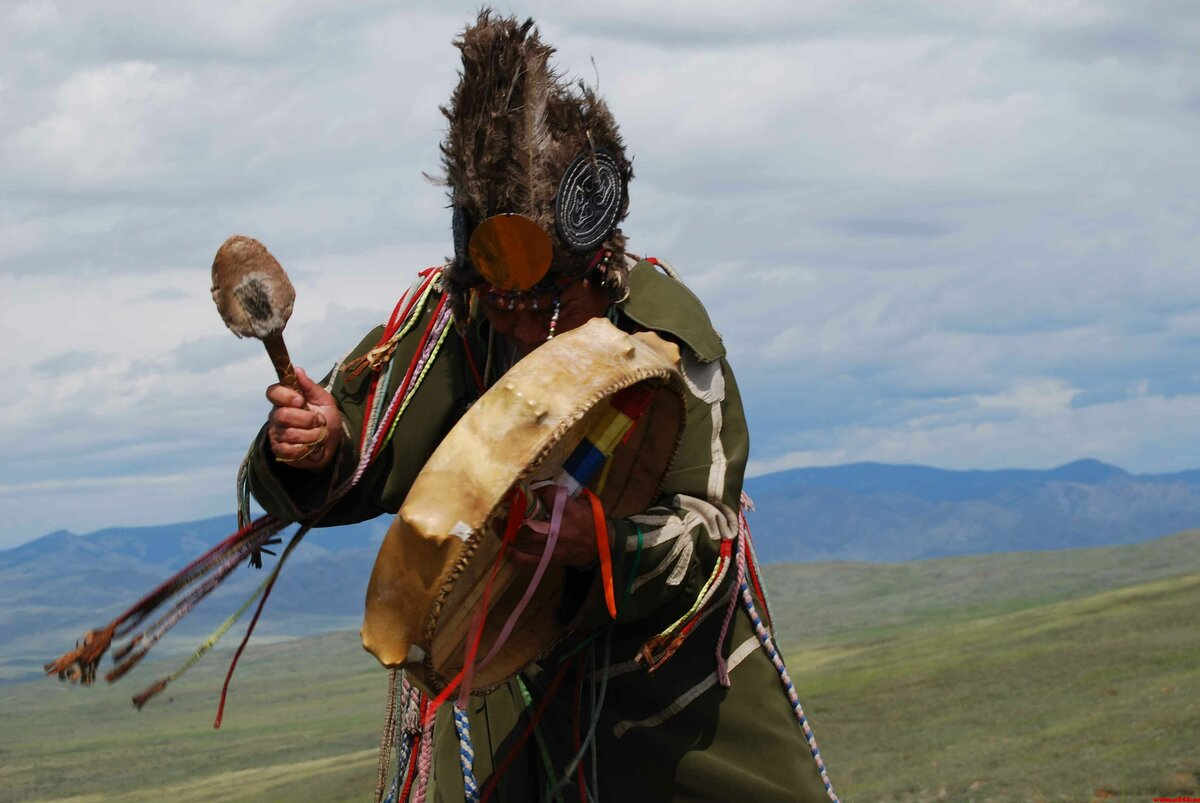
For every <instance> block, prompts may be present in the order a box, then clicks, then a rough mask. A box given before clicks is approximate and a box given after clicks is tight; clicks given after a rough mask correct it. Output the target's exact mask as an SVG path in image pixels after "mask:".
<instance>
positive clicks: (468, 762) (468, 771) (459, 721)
mask: <svg viewBox="0 0 1200 803" xmlns="http://www.w3.org/2000/svg"><path fill="white" fill-rule="evenodd" d="M454 729H455V730H456V731H458V762H459V764H460V765H461V766H462V774H463V799H464V800H465V801H466V802H467V803H479V784H478V783H476V782H475V748H474V746H473V745H472V744H471V720H470V719H468V718H467V712H466V711H465V710H463V709H462V708H459V707H458V706H457V705H456V706H454Z"/></svg>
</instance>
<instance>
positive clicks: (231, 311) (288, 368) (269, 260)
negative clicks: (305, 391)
mask: <svg viewBox="0 0 1200 803" xmlns="http://www.w3.org/2000/svg"><path fill="white" fill-rule="evenodd" d="M212 297H213V301H214V302H216V305H217V311H218V312H220V313H221V320H223V321H225V325H226V326H228V327H229V331H231V332H233V333H234V334H235V335H237V336H238V337H254V338H257V339H259V340H261V341H262V342H263V345H264V346H266V347H267V354H268V355H270V357H271V362H272V363H274V365H275V372H276V373H277V374H278V375H279V381H280V382H282V383H283V384H285V385H287V386H288V387H290V388H292V389H293V390H299V389H300V385H299V383H297V381H296V369H295V368H293V367H292V358H291V357H289V356H288V350H287V346H286V345H284V342H283V327H285V326H287V322H288V318H290V317H292V304H293V303H294V302H295V300H296V291H295V290H294V289H293V288H292V283H291V281H290V280H289V279H288V275H287V273H285V272H284V270H283V267H282V266H281V265H280V264H279V261H278V260H277V259H275V257H273V256H271V252H270V251H268V250H267V249H266V247H265V246H263V244H262V243H260V242H259V241H258V240H255V239H253V238H250V237H243V236H241V235H235V236H233V237H230V238H229V239H228V240H226V241H225V242H224V243H223V244H222V245H221V247H220V248H219V249H217V255H216V257H215V258H213V265H212Z"/></svg>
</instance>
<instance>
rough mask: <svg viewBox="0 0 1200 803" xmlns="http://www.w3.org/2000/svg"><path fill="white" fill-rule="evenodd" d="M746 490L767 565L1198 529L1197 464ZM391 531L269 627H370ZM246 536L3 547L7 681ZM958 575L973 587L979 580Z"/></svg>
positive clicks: (843, 573)
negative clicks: (1144, 472)
mask: <svg viewBox="0 0 1200 803" xmlns="http://www.w3.org/2000/svg"><path fill="white" fill-rule="evenodd" d="M747 490H748V492H749V493H750V495H751V496H752V497H753V498H754V500H755V502H756V505H757V511H756V512H755V513H753V514H751V516H750V523H751V527H752V528H753V532H754V538H755V544H756V547H757V550H758V553H759V557H760V559H761V560H762V561H763V562H764V563H780V562H785V561H814V560H822V561H829V560H842V561H844V560H853V561H867V562H875V563H878V562H881V561H893V562H894V561H906V560H912V559H916V558H931V557H941V556H953V555H972V554H981V553H991V552H1016V551H1022V552H1027V551H1032V550H1053V549H1071V548H1078V547H1092V546H1111V545H1120V544H1134V543H1139V542H1144V541H1147V540H1149V539H1152V538H1156V537H1159V536H1164V535H1167V534H1169V533H1173V532H1178V531H1181V530H1185V529H1187V528H1190V527H1195V526H1197V525H1200V471H1191V472H1183V473H1180V474H1172V475H1152V476H1137V475H1132V474H1129V473H1128V472H1125V471H1123V470H1122V469H1120V468H1117V467H1115V466H1109V465H1105V464H1103V463H1099V462H1097V461H1093V460H1086V461H1079V462H1076V463H1070V464H1067V465H1065V466H1061V467H1059V468H1056V469H1051V470H1049V471H1029V470H1006V471H947V470H942V469H934V468H927V467H922V466H894V465H880V464H875V463H861V464H855V465H847V466H835V467H831V468H810V469H796V470H792V471H784V472H779V473H776V474H770V475H766V476H762V477H756V478H753V479H751V480H749V481H748V482H747ZM389 523H390V521H389V518H388V517H381V518H379V519H376V520H374V521H371V522H366V523H363V524H357V525H353V526H349V527H337V528H331V529H317V530H315V531H313V533H312V534H311V535H309V536H308V538H307V539H306V540H305V542H304V544H303V545H302V546H301V547H300V548H299V549H298V550H297V551H296V553H295V555H294V556H293V558H292V560H291V562H290V564H289V566H288V569H287V570H286V571H285V572H283V574H282V575H281V577H280V580H279V583H278V584H277V587H276V589H275V591H274V593H273V595H272V598H271V602H270V605H269V615H268V616H266V617H264V620H263V623H262V625H261V630H260V633H261V634H262V635H263V636H264V637H272V636H273V637H277V638H285V637H296V636H303V635H311V634H315V633H322V632H328V631H329V630H331V629H335V628H338V627H357V626H358V623H359V621H360V620H361V616H362V605H363V598H364V595H365V591H366V584H367V579H368V577H369V575H370V572H371V567H372V565H373V563H374V559H375V553H376V551H377V550H378V545H379V543H380V542H381V541H382V539H383V535H384V533H385V532H386V529H387V526H388V524H389ZM234 529H235V521H234V518H233V517H232V516H224V517H217V518H212V519H205V520H202V521H195V522H185V523H178V524H168V525H163V526H159V527H113V528H107V529H103V530H99V531H96V532H93V533H89V534H86V535H75V534H72V533H69V532H65V531H59V532H55V533H51V534H49V535H46V536H43V537H41V538H38V539H35V540H33V541H30V542H29V543H26V544H23V545H21V546H19V547H16V548H14V549H9V550H4V551H0V680H4V679H11V678H12V677H15V676H22V675H27V674H28V672H29V671H30V668H33V669H34V670H36V668H37V667H38V666H40V662H41V661H43V660H46V659H48V658H51V657H54V655H57V654H58V653H60V652H61V651H62V650H63V649H65V647H66V646H67V645H69V644H70V643H71V642H72V641H73V640H74V639H75V638H76V637H77V636H78V635H79V633H80V632H82V631H83V630H84V629H85V628H87V627H91V626H94V625H96V624H100V623H103V622H104V621H106V620H107V619H109V618H111V617H112V616H113V615H115V614H116V613H118V612H119V611H120V610H122V609H124V608H126V607H128V606H129V605H130V604H131V603H133V602H134V601H135V600H136V599H137V597H138V596H140V595H141V594H144V593H146V592H148V591H149V590H150V589H151V588H153V587H154V585H156V584H157V583H158V582H160V581H161V580H162V579H164V578H165V577H167V576H168V575H170V574H171V573H172V572H174V571H177V570H178V569H179V568H181V567H182V566H183V565H184V564H185V563H187V562H188V561H189V560H191V559H192V558H194V557H195V556H197V555H198V554H200V553H201V552H202V551H203V550H204V549H206V548H207V547H208V546H210V545H212V544H214V543H216V542H217V541H219V540H221V539H222V538H224V537H225V536H226V535H228V534H229V533H231V532H233V531H234ZM1001 563H1003V562H1001ZM1035 563H1036V562H1035ZM1052 564H1053V561H1051V562H1049V563H1045V564H1044V565H1052ZM939 565H940V564H939ZM997 565H1000V564H997ZM881 570H882V567H881ZM1195 570H1200V566H1198V567H1196V569H1195ZM789 571H792V572H793V573H797V572H798V573H801V574H803V572H804V571H805V569H804V568H803V567H800V568H796V569H793V570H789ZM814 571H815V572H816V574H817V575H819V576H818V577H817V578H816V579H814V580H813V582H818V583H819V582H824V581H825V580H826V579H828V578H830V577H833V578H838V579H839V582H841V581H844V582H846V583H862V582H865V581H864V580H863V578H866V577H875V579H878V572H876V571H874V570H872V569H871V567H870V566H859V567H857V568H855V569H853V570H852V571H851V570H850V569H844V570H843V569H838V570H834V569H831V568H829V566H828V564H821V566H820V568H819V569H814ZM262 576H263V575H262V574H261V573H259V572H255V571H247V570H243V571H239V572H237V573H236V574H235V575H234V576H233V578H231V580H230V581H229V582H228V583H227V584H226V585H225V586H223V587H222V588H221V589H220V590H218V591H217V592H215V593H214V594H213V596H212V599H210V600H207V601H205V602H204V603H203V604H202V605H201V606H200V607H199V608H198V609H197V610H196V612H195V613H194V614H192V615H191V616H189V617H188V619H186V620H185V622H184V624H183V625H181V626H180V628H179V630H178V635H179V638H178V639H177V642H178V645H179V646H178V648H179V649H181V650H182V649H190V647H192V646H194V643H195V639H196V636H197V634H199V635H204V634H206V633H207V631H208V630H211V629H212V627H214V626H215V625H216V623H217V622H219V621H220V620H221V619H223V618H224V617H225V616H226V615H227V614H228V613H229V612H230V611H231V610H233V609H234V608H235V607H236V606H237V604H238V603H239V602H240V601H241V600H242V599H244V598H245V597H246V596H248V595H249V594H250V593H251V591H252V590H253V589H254V588H255V587H256V586H257V584H258V583H259V582H260V581H261V579H262ZM1148 576H1158V575H1148ZM960 581H961V582H965V583H967V584H969V583H970V582H971V581H972V578H971V576H970V571H968V572H967V576H965V577H962V578H960ZM1014 581H1015V576H1014ZM872 593H873V594H875V595H877V593H876V592H872ZM885 619H886V617H885ZM174 644H175V642H172V641H168V642H166V643H164V645H163V646H162V647H161V648H159V653H160V654H167V653H169V652H170V651H171V650H172V649H174V646H173V645H174Z"/></svg>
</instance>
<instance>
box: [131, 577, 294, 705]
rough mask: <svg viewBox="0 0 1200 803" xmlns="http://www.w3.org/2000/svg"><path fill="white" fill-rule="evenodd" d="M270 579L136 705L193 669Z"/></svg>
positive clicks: (143, 703)
mask: <svg viewBox="0 0 1200 803" xmlns="http://www.w3.org/2000/svg"><path fill="white" fill-rule="evenodd" d="M270 581H271V578H270V577H268V578H267V579H266V580H264V581H263V582H262V584H260V585H259V587H258V588H257V589H255V591H254V593H253V594H251V595H250V596H249V597H247V598H246V601H245V602H243V603H242V604H241V605H240V606H239V607H238V609H237V610H236V611H234V612H233V613H232V614H231V615H230V616H229V618H227V619H226V620H225V621H224V622H222V623H221V624H220V625H219V626H218V627H217V629H216V630H214V631H213V632H212V633H211V634H209V636H208V638H206V639H205V640H204V641H203V642H201V643H200V646H199V647H197V648H196V651H195V652H193V653H192V654H191V655H190V656H189V657H188V659H187V660H186V661H184V662H183V663H182V664H180V666H179V668H178V669H176V670H175V671H174V672H172V673H171V674H170V675H168V676H167V677H165V678H163V679H162V680H160V681H158V682H157V683H155V684H154V685H153V686H151V687H150V688H148V689H146V690H145V691H143V692H141V693H139V694H137V695H136V696H135V697H134V698H133V704H134V706H136V707H137V709H138V710H139V711H140V710H142V706H144V705H145V704H146V703H148V702H149V701H150V700H151V699H152V698H153V697H154V696H156V695H157V694H158V693H159V692H161V691H162V690H163V689H165V688H166V687H167V684H169V683H174V682H175V681H176V680H178V679H179V678H180V677H181V676H182V675H183V674H184V673H185V672H187V671H188V670H189V669H191V668H192V667H193V666H195V665H196V663H197V662H199V660H200V659H201V658H203V657H204V655H205V653H207V652H208V651H209V650H211V649H212V648H213V647H215V646H216V644H217V642H218V641H220V640H221V637H222V636H224V635H225V634H226V633H228V632H229V629H230V628H231V627H233V626H234V624H235V623H236V622H237V621H238V620H239V619H241V618H242V616H244V615H245V613H246V611H248V610H249V609H250V606H251V605H253V604H254V601H255V600H256V599H258V598H259V597H260V596H261V595H262V593H263V591H264V590H266V587H267V584H268V583H269V582H270ZM115 679H116V678H113V679H112V680H115ZM110 682H111V681H110Z"/></svg>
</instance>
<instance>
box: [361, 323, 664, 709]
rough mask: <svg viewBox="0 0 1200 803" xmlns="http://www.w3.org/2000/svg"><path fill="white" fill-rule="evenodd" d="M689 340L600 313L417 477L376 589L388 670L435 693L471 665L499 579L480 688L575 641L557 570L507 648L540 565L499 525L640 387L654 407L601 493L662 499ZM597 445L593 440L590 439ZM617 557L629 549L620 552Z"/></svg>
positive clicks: (480, 405)
mask: <svg viewBox="0 0 1200 803" xmlns="http://www.w3.org/2000/svg"><path fill="white" fill-rule="evenodd" d="M678 365H679V348H678V346H676V345H674V344H673V343H668V342H667V341H665V340H663V339H661V338H659V337H658V336H657V335H654V334H650V333H639V334H636V335H629V334H626V333H624V332H622V331H620V330H619V329H617V328H616V327H615V326H613V325H612V324H611V323H609V322H608V321H607V320H604V319H600V318H597V319H593V320H591V321H589V322H588V323H586V324H584V325H583V326H581V327H579V328H577V329H574V330H571V331H569V332H566V333H564V334H561V335H559V336H557V337H555V338H554V339H553V340H550V341H548V342H546V343H545V344H543V345H541V346H539V347H538V348H537V349H535V350H534V351H533V352H531V353H530V354H529V355H527V356H526V357H525V358H524V359H522V360H520V361H519V362H518V363H517V364H516V365H514V366H513V367H512V368H511V369H510V370H509V371H508V372H507V373H506V374H505V375H504V376H503V377H501V378H500V380H499V381H498V382H497V383H496V384H495V385H494V386H493V387H492V388H491V389H489V390H488V391H487V392H486V393H485V394H484V395H483V396H481V397H480V399H479V400H478V401H477V402H476V403H475V404H474V405H472V406H471V408H470V409H469V410H467V412H466V413H465V414H464V415H463V417H462V418H461V419H460V420H459V422H458V424H457V425H455V427H454V429H452V430H451V431H450V433H449V434H448V435H447V436H446V438H445V439H444V440H443V441H442V443H441V444H440V445H439V446H438V448H437V449H436V450H435V451H434V453H433V455H432V456H431V457H430V458H429V460H428V462H426V464H425V467H424V468H423V469H422V471H421V473H420V474H419V475H418V477H417V479H416V481H414V482H413V485H412V488H411V489H410V491H409V493H408V497H407V498H406V499H405V501H404V504H403V506H401V508H400V512H399V514H398V515H397V516H396V518H395V520H394V521H393V522H392V525H391V527H390V529H389V530H388V532H387V535H386V537H385V538H384V541H383V545H382V546H381V547H380V550H379V555H378V557H377V558H376V561H375V568H374V570H373V571H372V573H371V581H370V585H369V586H368V588H367V601H366V614H365V618H364V621H363V628H362V640H363V646H364V647H366V649H367V650H368V651H370V652H371V653H372V654H373V655H375V657H376V658H378V659H379V661H380V662H381V663H382V664H384V665H385V666H388V667H403V668H404V669H405V670H406V671H407V672H408V676H409V678H410V679H411V680H412V681H413V682H414V683H416V684H417V685H418V686H420V687H422V688H423V689H424V690H425V691H427V692H434V693H436V692H437V691H440V690H441V689H443V688H444V687H445V686H446V685H447V684H448V683H450V682H451V681H452V678H454V677H455V676H456V675H457V674H458V673H459V671H460V670H462V669H463V665H464V663H465V655H466V652H467V642H468V637H469V636H472V635H473V634H471V633H470V632H469V631H470V630H471V628H472V622H473V621H475V617H476V613H477V611H478V609H479V606H480V604H481V602H482V600H483V598H484V589H485V586H487V585H488V583H489V582H490V583H491V590H490V602H489V604H488V611H487V615H486V620H485V624H484V626H483V628H482V631H480V632H481V635H480V636H478V638H479V647H478V653H477V654H478V656H479V657H483V656H487V655H489V653H490V654H491V655H490V657H489V658H488V659H487V660H486V661H478V660H477V661H476V664H475V668H474V683H473V684H472V685H473V687H474V688H475V689H477V690H481V691H482V690H487V689H489V688H493V687H495V686H496V685H498V684H500V683H502V682H504V681H505V680H508V679H509V678H511V677H512V676H513V675H515V674H516V673H517V672H519V671H520V670H521V669H522V668H524V667H525V666H526V665H528V664H529V663H530V662H532V661H534V660H536V659H537V658H538V657H540V656H542V655H544V654H545V653H546V652H547V651H548V650H550V649H551V648H552V647H553V646H554V645H555V644H556V643H557V642H558V641H560V640H561V639H562V638H563V637H565V636H566V635H567V630H566V625H565V624H564V622H563V612H562V611H561V610H560V608H561V604H562V596H563V589H564V581H565V576H566V570H565V569H564V568H563V567H562V566H556V565H553V564H551V565H549V567H548V568H547V569H546V571H545V574H544V576H543V577H542V578H541V581H540V582H539V583H538V584H537V586H536V588H535V589H534V591H533V596H532V598H531V599H527V600H525V602H524V608H523V610H521V613H520V618H519V619H517V620H516V626H515V627H513V626H511V623H510V627H509V628H507V629H508V630H509V631H510V632H509V633H508V634H507V637H506V638H505V639H504V640H503V642H502V644H501V646H500V648H499V649H498V650H494V649H493V646H494V645H495V644H496V641H497V639H498V637H499V636H500V634H501V631H502V629H504V625H505V624H506V622H507V620H508V619H509V617H510V615H511V614H512V612H513V611H514V610H517V609H518V608H519V607H520V606H521V605H522V598H523V597H526V596H527V593H528V591H529V589H530V588H531V580H532V578H533V574H534V569H533V568H531V567H523V566H518V565H516V564H513V563H510V562H508V561H507V560H505V559H504V558H503V556H502V555H501V544H502V541H501V538H500V537H499V536H497V534H496V532H495V529H494V528H493V526H492V523H493V520H494V519H496V518H497V517H500V518H503V517H505V516H506V515H507V513H508V510H507V508H508V506H509V500H510V499H511V497H512V492H513V489H515V488H525V487H527V486H528V485H529V484H530V483H534V482H537V481H540V480H554V479H555V478H556V477H559V476H560V471H561V470H562V468H563V466H564V463H566V462H567V461H568V458H570V457H571V455H572V454H573V453H575V452H576V448H577V447H579V446H580V444H581V442H584V439H585V438H588V437H589V433H590V432H593V431H594V429H595V428H596V427H597V426H602V424H601V423H600V422H602V421H603V419H604V416H605V415H606V413H607V414H610V415H611V413H610V411H611V409H612V400H613V396H614V395H616V394H618V393H619V392H621V391H625V390H626V389H628V388H634V387H635V386H637V387H640V388H645V389H647V390H648V391H649V394H648V396H649V398H648V406H646V401H645V396H646V394H643V399H644V401H643V405H642V406H643V409H644V412H642V413H641V415H640V417H639V418H638V419H637V421H636V423H635V425H634V426H633V429H632V430H630V431H629V432H628V433H626V434H625V436H624V438H623V440H622V441H621V442H620V444H619V445H617V446H616V448H615V450H613V451H612V453H611V457H610V458H609V459H608V464H607V465H606V466H605V467H604V469H603V471H602V473H601V475H600V479H599V480H596V479H595V478H593V481H592V482H591V487H593V488H594V489H595V490H596V494H597V496H598V497H599V498H600V501H601V503H602V504H603V507H604V511H605V513H606V515H607V516H608V517H610V518H622V517H626V516H630V515H632V514H634V513H637V512H639V511H641V510H644V509H645V508H647V507H649V506H650V505H651V504H653V502H654V500H655V499H656V498H657V496H658V494H659V492H660V490H661V489H662V484H663V477H664V475H665V473H666V470H667V466H668V465H669V464H670V462H671V459H672V458H673V457H674V454H675V451H676V449H677V448H678V445H679V439H680V437H681V436H682V432H683V424H684V415H685V404H684V392H685V391H684V382H683V379H682V377H681V375H680V373H679V368H678ZM584 446H585V447H586V446H587V444H586V443H585V444H584ZM613 552H614V555H613V559H614V561H617V560H619V558H620V554H621V552H622V550H621V548H620V546H619V545H618V546H616V547H614V550H613Z"/></svg>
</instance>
